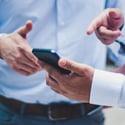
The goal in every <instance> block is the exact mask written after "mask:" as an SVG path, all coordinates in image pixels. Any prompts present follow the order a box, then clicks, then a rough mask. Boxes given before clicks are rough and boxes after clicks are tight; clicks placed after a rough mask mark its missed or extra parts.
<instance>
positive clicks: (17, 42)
mask: <svg viewBox="0 0 125 125" xmlns="http://www.w3.org/2000/svg"><path fill="white" fill-rule="evenodd" d="M31 30H32V22H31V21H27V22H26V24H25V25H24V26H23V27H20V28H19V29H17V30H16V31H15V32H13V33H11V34H5V35H3V36H1V38H0V57H1V58H2V59H4V60H5V61H6V63H7V64H8V65H9V67H10V68H11V69H13V70H14V71H16V72H18V73H20V74H23V75H31V74H33V73H35V72H37V71H39V70H41V66H40V64H39V63H38V59H37V58H36V57H35V56H34V55H33V54H32V48H31V47H30V46H29V44H28V41H27V38H26V36H27V34H28V33H29V32H30V31H31Z"/></svg>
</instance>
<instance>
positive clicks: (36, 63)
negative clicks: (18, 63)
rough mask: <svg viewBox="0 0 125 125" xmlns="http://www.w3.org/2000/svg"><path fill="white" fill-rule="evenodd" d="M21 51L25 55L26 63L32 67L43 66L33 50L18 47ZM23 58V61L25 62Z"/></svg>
mask: <svg viewBox="0 0 125 125" xmlns="http://www.w3.org/2000/svg"><path fill="white" fill-rule="evenodd" d="M18 49H19V50H20V52H21V53H22V54H23V55H24V58H23V59H25V63H29V64H30V65H32V67H38V68H41V66H40V64H39V61H38V59H37V58H36V57H35V56H34V55H33V54H32V52H29V51H27V50H26V49H24V48H21V47H18ZM23 59H22V62H24V61H23Z"/></svg>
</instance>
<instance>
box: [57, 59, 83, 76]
mask: <svg viewBox="0 0 125 125" xmlns="http://www.w3.org/2000/svg"><path fill="white" fill-rule="evenodd" d="M59 66H60V67H62V68H64V69H67V70H69V71H71V72H75V73H77V74H79V75H80V74H83V72H84V67H83V65H82V64H79V63H76V62H74V61H71V60H69V59H66V58H61V59H60V60H59Z"/></svg>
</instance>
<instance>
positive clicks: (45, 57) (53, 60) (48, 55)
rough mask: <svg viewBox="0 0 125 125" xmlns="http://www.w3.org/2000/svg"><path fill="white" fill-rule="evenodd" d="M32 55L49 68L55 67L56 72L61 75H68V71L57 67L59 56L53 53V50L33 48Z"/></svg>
mask: <svg viewBox="0 0 125 125" xmlns="http://www.w3.org/2000/svg"><path fill="white" fill-rule="evenodd" d="M32 53H33V54H34V55H35V56H36V57H37V58H38V59H39V60H42V61H44V62H46V63H48V64H50V65H51V66H53V67H55V68H56V69H57V70H59V71H60V72H61V73H64V74H69V73H70V71H69V70H66V69H63V68H61V67H59V66H58V61H59V59H60V56H59V55H58V54H57V53H56V52H55V50H53V49H38V48H34V49H33V50H32Z"/></svg>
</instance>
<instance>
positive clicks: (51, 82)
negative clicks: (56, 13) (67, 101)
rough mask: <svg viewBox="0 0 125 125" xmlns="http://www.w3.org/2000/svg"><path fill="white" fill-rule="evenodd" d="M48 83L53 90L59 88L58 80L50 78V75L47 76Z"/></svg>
mask: <svg viewBox="0 0 125 125" xmlns="http://www.w3.org/2000/svg"><path fill="white" fill-rule="evenodd" d="M46 82H47V85H48V86H51V87H52V88H55V89H58V88H59V85H58V83H57V82H56V80H54V79H53V78H52V77H50V76H49V74H48V75H46Z"/></svg>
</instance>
